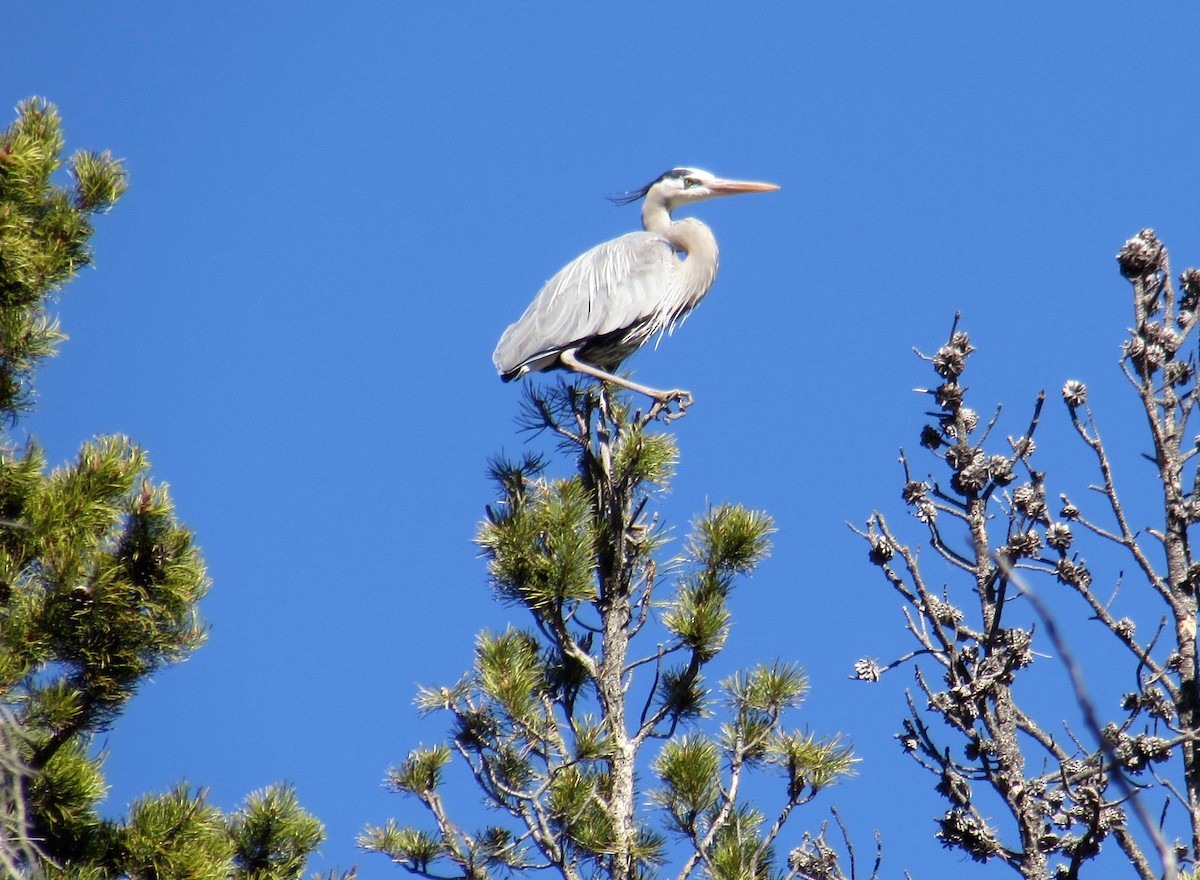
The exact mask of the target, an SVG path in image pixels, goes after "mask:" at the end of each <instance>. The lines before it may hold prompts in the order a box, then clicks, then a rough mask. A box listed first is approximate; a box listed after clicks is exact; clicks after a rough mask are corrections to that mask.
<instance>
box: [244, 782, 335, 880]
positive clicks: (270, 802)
mask: <svg viewBox="0 0 1200 880" xmlns="http://www.w3.org/2000/svg"><path fill="white" fill-rule="evenodd" d="M229 836H230V838H231V840H232V844H233V864H234V866H235V868H236V869H237V876H238V877H240V878H244V880H294V878H297V877H300V876H302V874H303V873H304V866H305V863H306V862H307V860H308V856H309V854H310V853H311V852H312V851H313V850H315V849H316V848H317V847H318V846H320V845H321V842H322V841H323V840H324V839H325V829H324V826H322V825H321V823H320V822H319V821H317V819H315V818H314V817H313V816H311V815H309V814H308V813H306V812H305V811H304V810H303V809H301V807H300V804H299V802H298V801H297V800H296V793H295V792H294V791H293V790H292V789H291V788H290V787H288V786H272V787H271V788H268V789H266V790H264V791H258V792H254V793H253V794H251V795H249V796H248V797H247V798H246V805H245V807H243V808H242V809H241V810H239V811H238V812H237V813H235V814H234V815H233V816H231V817H230V819H229Z"/></svg>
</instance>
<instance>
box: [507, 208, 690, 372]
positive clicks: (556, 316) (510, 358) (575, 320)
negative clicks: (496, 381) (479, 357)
mask: <svg viewBox="0 0 1200 880" xmlns="http://www.w3.org/2000/svg"><path fill="white" fill-rule="evenodd" d="M677 263H678V260H677V258H676V257H675V251H674V248H673V247H672V245H671V243H670V242H669V241H667V239H665V238H663V237H662V236H661V235H656V234H654V233H651V232H631V233H629V234H628V235H622V236H621V237H620V238H614V239H613V240H612V241H607V242H605V243H604V244H601V245H597V246H596V247H594V248H592V249H591V250H590V251H588V252H587V253H584V254H582V255H580V256H579V257H576V258H575V259H574V260H572V261H571V262H570V263H568V264H567V265H566V266H564V267H563V268H562V269H561V270H560V271H559V272H558V274H557V275H555V276H554V277H553V278H551V279H550V280H549V281H547V282H546V284H545V286H544V287H542V289H541V292H540V293H538V295H537V296H536V297H535V298H534V300H533V302H532V303H530V305H529V308H527V309H526V310H525V314H523V315H522V316H521V317H520V319H519V320H518V321H517V322H516V323H515V324H513V325H512V326H510V327H509V328H508V329H507V330H505V331H504V335H503V336H501V337H500V343H499V345H497V346H496V352H495V354H493V355H492V360H493V361H494V362H495V364H496V368H497V369H498V370H499V371H500V372H501V373H502V374H513V373H519V372H525V371H528V370H539V369H544V368H546V367H549V366H552V365H553V363H554V362H555V361H556V359H557V357H558V353H559V352H560V351H562V350H563V349H565V348H569V347H570V346H572V345H575V344H578V343H581V342H583V341H585V340H588V339H592V338H594V337H597V336H603V335H604V334H607V333H612V332H614V331H618V330H622V329H626V328H629V327H633V326H635V325H637V324H640V323H642V322H644V321H647V320H652V319H654V318H655V316H656V314H657V313H659V312H660V310H661V308H662V305H663V302H664V300H665V299H666V297H667V296H668V294H669V290H670V284H671V276H672V273H673V272H674V271H675V269H676V266H677ZM523 368H524V369H523Z"/></svg>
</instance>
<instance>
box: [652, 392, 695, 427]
mask: <svg viewBox="0 0 1200 880" xmlns="http://www.w3.org/2000/svg"><path fill="white" fill-rule="evenodd" d="M693 402H694V398H693V397H692V392H690V391H684V390H683V389H682V388H676V389H674V390H673V391H661V392H659V393H658V394H655V395H654V406H652V407H650V411H649V412H648V413H646V418H647V419H657V418H661V419H662V420H663V423H664V424H666V423H669V422H670V421H671V419H677V418H679V417H680V416H683V415H686V414H687V408H688V407H689V406H691V405H692V403H693ZM672 403H674V404H676V405H678V407H679V409H678V410H677V411H672V410H671V404H672Z"/></svg>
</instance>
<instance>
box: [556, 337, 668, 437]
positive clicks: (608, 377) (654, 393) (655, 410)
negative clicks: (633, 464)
mask: <svg viewBox="0 0 1200 880" xmlns="http://www.w3.org/2000/svg"><path fill="white" fill-rule="evenodd" d="M578 352H579V349H578V348H567V349H564V350H563V351H562V352H561V353H560V354H559V359H560V360H561V361H562V363H563V366H564V367H567V368H568V369H571V370H574V371H575V372H577V373H583V374H584V375H585V376H591V377H592V378H594V379H599V380H601V381H602V382H611V383H612V384H614V385H620V386H621V387H622V388H627V389H629V390H630V391H636V392H637V393H638V394H644V395H646V396H647V397H649V398H650V399H652V400H653V401H654V406H652V407H651V408H650V412H649V413H648V415H649V417H650V418H652V419H654V418H658V416H659V415H662V414H664V413H665V417H666V421H670V420H671V419H672V418H674V417H678V416H681V415H683V411H684V410H686V409H687V408H688V407H689V406H691V405H692V394H691V392H690V391H684V390H683V389H681V388H674V389H672V390H670V391H659V390H658V389H657V388H650V387H649V386H647V385H639V384H638V383H637V382H631V381H630V380H629V379H623V378H621V377H620V376H616V375H613V374H612V373H610V372H608V371H607V370H602V369H600V368H599V367H596V366H593V365H592V364H589V363H587V362H586V361H581V360H580V359H579V357H578ZM672 403H677V404H679V412H676V413H673V412H671V404H672Z"/></svg>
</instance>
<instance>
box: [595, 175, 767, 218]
mask: <svg viewBox="0 0 1200 880" xmlns="http://www.w3.org/2000/svg"><path fill="white" fill-rule="evenodd" d="M777 189H779V187H778V186H776V185H775V184H773V183H757V182H755V181H751V180H726V179H725V178H721V177H717V176H716V175H715V174H711V173H709V172H708V171H704V170H702V169H700V168H672V169H671V170H670V171H668V172H666V173H665V174H663V175H661V176H660V177H659V178H658V179H657V180H654V181H652V182H651V183H648V184H646V185H645V186H644V187H642V188H641V189H639V190H635V191H633V192H628V193H624V194H623V195H620V196H616V197H614V198H613V201H614V202H616V203H617V204H619V205H628V204H631V203H633V202H636V201H638V199H641V198H645V199H646V201H647V203H648V204H649V203H650V202H655V203H657V204H661V205H662V206H663V207H665V208H666V209H667V211H668V212H670V211H674V210H675V209H676V208H678V207H680V206H681V205H689V204H691V203H692V202H702V201H704V200H705V199H712V198H716V197H717V196H732V195H736V194H737V193H751V192H771V191H772V190H777Z"/></svg>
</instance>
